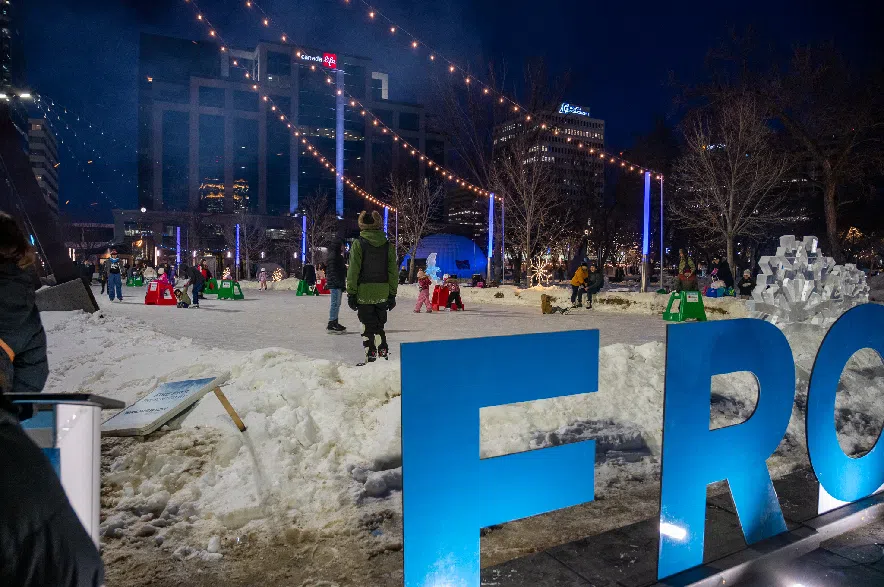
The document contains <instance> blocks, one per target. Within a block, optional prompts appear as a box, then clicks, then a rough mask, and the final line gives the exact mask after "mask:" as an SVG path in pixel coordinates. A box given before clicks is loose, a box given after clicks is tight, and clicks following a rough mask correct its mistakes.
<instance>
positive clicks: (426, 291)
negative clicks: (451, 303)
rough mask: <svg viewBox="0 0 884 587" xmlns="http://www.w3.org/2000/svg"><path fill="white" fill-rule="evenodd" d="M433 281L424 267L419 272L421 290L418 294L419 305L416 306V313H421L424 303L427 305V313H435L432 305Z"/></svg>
mask: <svg viewBox="0 0 884 587" xmlns="http://www.w3.org/2000/svg"><path fill="white" fill-rule="evenodd" d="M432 283H433V282H432V280H430V278H429V277H427V274H426V273H424V270H423V269H421V270H420V271H418V272H417V285H418V287H419V288H420V292H419V293H418V294H417V305H416V306H415V307H414V313H415V314H420V313H421V306H423V305H424V304H426V305H427V314H432V313H433V306H431V305H430V285H432Z"/></svg>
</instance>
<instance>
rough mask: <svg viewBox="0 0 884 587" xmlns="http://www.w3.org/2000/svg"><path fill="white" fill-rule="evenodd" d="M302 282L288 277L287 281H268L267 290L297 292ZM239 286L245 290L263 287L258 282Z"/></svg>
mask: <svg viewBox="0 0 884 587" xmlns="http://www.w3.org/2000/svg"><path fill="white" fill-rule="evenodd" d="M300 281H301V280H300V279H298V278H297V277H287V278H286V279H281V280H279V281H271V280H269V279H268V280H267V289H276V290H279V291H296V290H297V289H298V283H299V282H300ZM239 286H240V287H241V288H243V289H258V288H259V287H261V284H260V283H258V282H257V281H245V280H243V281H240V282H239Z"/></svg>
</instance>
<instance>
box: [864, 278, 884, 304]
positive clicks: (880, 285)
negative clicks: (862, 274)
mask: <svg viewBox="0 0 884 587" xmlns="http://www.w3.org/2000/svg"><path fill="white" fill-rule="evenodd" d="M868 284H869V300H870V301H873V302H884V273H879V274H878V275H875V276H874V277H870V278H869V280H868Z"/></svg>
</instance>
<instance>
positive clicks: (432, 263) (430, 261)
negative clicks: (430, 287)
mask: <svg viewBox="0 0 884 587" xmlns="http://www.w3.org/2000/svg"><path fill="white" fill-rule="evenodd" d="M441 272H442V270H441V269H439V268H438V267H436V253H430V254H429V255H427V269H426V271H425V273H426V274H427V277H429V278H430V280H431V281H432V282H433V283H434V284H439V283H442V279H440V278H439V273H441Z"/></svg>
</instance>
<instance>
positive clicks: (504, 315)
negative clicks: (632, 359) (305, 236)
mask: <svg viewBox="0 0 884 587" xmlns="http://www.w3.org/2000/svg"><path fill="white" fill-rule="evenodd" d="M93 289H94V292H95V294H96V299H97V300H98V303H99V304H100V306H101V308H102V311H103V312H104V313H105V314H106V315H108V316H114V317H120V318H124V319H126V320H129V321H130V322H131V327H130V328H129V332H130V334H132V335H133V336H136V337H137V336H141V335H142V333H143V336H152V335H153V333H154V332H162V333H164V334H169V335H172V336H183V337H187V338H192V339H193V340H194V341H197V342H200V343H201V344H203V345H204V346H208V347H214V348H222V349H231V350H241V351H244V350H254V349H259V348H268V347H280V348H285V349H290V350H293V351H296V352H298V353H300V354H303V355H306V356H308V357H313V358H322V359H332V360H340V361H344V362H348V363H354V364H355V363H357V362H359V361H360V360H362V358H363V356H364V355H363V351H362V343H361V340H360V338H359V333H360V328H359V321H358V320H357V319H356V312H353V311H352V310H350V308H349V307H347V300H346V298H345V299H344V300H343V302H342V306H341V311H340V322H341V324H343V325H344V326H346V327H347V329H348V332H347V334H346V335H343V336H330V335H328V334H327V333H326V332H325V327H326V325H327V324H328V310H329V297H328V296H300V297H299V296H296V295H295V292H294V291H256V290H251V289H250V290H245V292H244V293H245V296H246V299H244V300H240V301H235V302H234V301H218V300H216V299H213V298H212V297H211V296H210V297H209V298H208V299H207V300H205V301H202V302H200V309H199V310H192V309H187V310H184V309H178V308H176V307H174V306H162V307H159V306H145V305H144V293H143V292H144V290H143V289H141V288H124V290H123V295H124V296H126V297H125V298H124V302H123V303H122V304H111V303H110V302H109V301H108V299H107V296H100V295H98V292H99V290H98V289H97V288H93ZM413 289H414V288H413V287H412V286H407V287H403V288H402V289H401V294H400V296H399V299H398V302H399V303H398V305H397V306H396V308H395V309H393V311H392V312H390V315H389V322H388V323H387V333H388V336H389V340H390V343H391V348H392V350H393V352H394V354H398V343H403V342H419V341H425V340H448V339H453V338H466V337H475V336H504V335H509V334H525V333H529V332H554V331H560V330H575V329H587V328H589V329H593V328H598V329H599V331H600V332H601V342H602V344H603V345H605V344H612V343H617V342H624V343H632V344H637V343H643V342H652V341H662V340H664V338H665V334H666V330H665V328H666V327H665V324H664V322H663V321H662V320H661V319H660V317H659V315H656V316H654V315H651V314H649V313H635V314H628V315H626V314H615V313H612V312H606V311H597V310H596V309H593V310H588V309H585V308H584V309H577V310H575V311H573V312H572V313H570V314H568V315H565V316H561V315H548V316H544V315H543V314H541V313H540V294H539V293H536V292H532V293H529V294H527V295H533V296H535V297H536V300H537V301H536V303H532V304H528V303H522V304H519V305H513V304H510V305H506V304H494V303H480V304H476V303H475V302H473V301H472V300H471V299H470V298H469V297H467V294H464V298H465V299H464V303H465V305H466V309H467V311H466V312H438V313H433V314H426V313H425V311H424V312H423V313H421V314H415V313H414V304H415V301H416V299H417V293H416V291H412V290H413ZM464 291H468V290H466V289H465V290H464ZM476 291H482V290H476ZM485 291H491V290H485ZM130 294H131V295H130ZM649 295H650V294H649ZM661 297H663V296H661ZM493 299H494V298H492V300H493ZM569 302H570V298H569ZM559 303H560V304H561V303H563V302H559ZM569 305H570V304H569ZM599 308H601V306H599ZM566 358H567V357H563V359H566ZM443 369H444V366H443Z"/></svg>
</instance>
